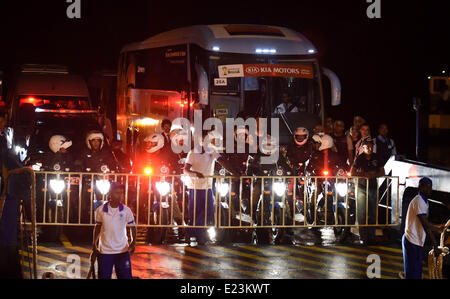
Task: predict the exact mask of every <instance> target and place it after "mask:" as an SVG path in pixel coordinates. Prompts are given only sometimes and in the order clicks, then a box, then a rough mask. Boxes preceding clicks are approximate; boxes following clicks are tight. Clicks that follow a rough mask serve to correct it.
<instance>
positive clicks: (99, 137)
mask: <svg viewBox="0 0 450 299" xmlns="http://www.w3.org/2000/svg"><path fill="white" fill-rule="evenodd" d="M95 142H98V143H99V145H98V148H97V150H98V151H99V153H98V154H97V156H94V153H93V150H94V148H95V145H94V143H95ZM105 143H106V142H105V137H104V135H103V133H101V132H99V131H92V132H89V133H88V134H87V137H86V146H87V149H88V150H89V151H87V152H84V153H83V154H82V161H78V163H79V164H81V165H80V166H79V167H80V168H81V171H82V172H83V173H84V174H83V175H82V179H80V188H81V189H82V198H81V217H80V218H81V219H80V222H81V223H82V224H86V223H88V224H93V223H94V212H95V210H96V209H97V208H98V207H100V206H101V205H103V204H104V203H105V202H106V201H107V195H108V193H109V190H110V186H111V183H110V176H111V175H114V174H115V173H116V171H117V163H116V162H115V161H114V158H113V156H112V153H111V152H109V151H108V150H107V149H106V148H105ZM87 173H99V174H101V175H94V174H87Z"/></svg>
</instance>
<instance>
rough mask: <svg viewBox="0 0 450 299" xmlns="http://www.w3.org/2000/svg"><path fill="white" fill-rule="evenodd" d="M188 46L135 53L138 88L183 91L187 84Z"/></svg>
mask: <svg viewBox="0 0 450 299" xmlns="http://www.w3.org/2000/svg"><path fill="white" fill-rule="evenodd" d="M186 55H187V52H186V46H178V47H170V48H157V49H151V50H145V51H140V52H136V53H135V57H136V70H135V71H136V84H135V88H137V89H153V90H166V91H176V92H181V91H183V89H184V88H185V86H186V81H187V74H186V73H187V67H186Z"/></svg>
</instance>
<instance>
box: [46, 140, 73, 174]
mask: <svg viewBox="0 0 450 299" xmlns="http://www.w3.org/2000/svg"><path fill="white" fill-rule="evenodd" d="M48 146H49V148H50V150H51V151H52V153H49V154H48V155H46V157H45V158H44V163H43V167H44V169H46V170H49V171H67V172H69V171H71V170H73V169H74V161H73V156H72V153H70V152H69V148H70V147H71V146H72V141H71V140H70V139H68V138H66V137H65V136H62V135H54V136H52V137H51V138H50V141H49V143H48Z"/></svg>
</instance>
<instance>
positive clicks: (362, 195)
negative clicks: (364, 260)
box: [351, 137, 385, 243]
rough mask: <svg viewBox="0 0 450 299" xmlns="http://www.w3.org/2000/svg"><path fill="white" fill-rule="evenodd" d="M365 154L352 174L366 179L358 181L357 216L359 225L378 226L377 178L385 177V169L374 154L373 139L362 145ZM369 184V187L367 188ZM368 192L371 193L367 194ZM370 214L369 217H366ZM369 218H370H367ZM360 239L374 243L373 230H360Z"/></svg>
mask: <svg viewBox="0 0 450 299" xmlns="http://www.w3.org/2000/svg"><path fill="white" fill-rule="evenodd" d="M361 148H362V150H363V153H362V154H361V155H360V156H359V157H357V158H356V161H355V163H354V164H353V166H352V169H351V174H352V176H354V177H364V178H366V179H358V186H357V188H358V190H357V198H356V200H357V207H358V209H357V214H358V219H357V221H358V224H359V225H363V226H365V225H366V224H369V225H374V224H376V219H375V217H376V210H377V208H378V198H377V187H378V186H377V178H379V177H382V176H384V175H385V173H384V168H383V166H382V165H380V162H379V161H378V157H377V155H376V154H375V153H374V152H373V141H372V139H371V138H370V137H369V138H366V139H365V140H364V141H363V142H362V145H361ZM367 183H369V185H368V186H367ZM367 190H368V191H369V192H368V193H367ZM366 213H368V215H366ZM366 216H368V217H366ZM359 235H360V238H361V239H362V240H363V241H364V242H366V243H371V242H372V241H373V230H372V229H368V228H366V227H364V228H362V227H360V228H359Z"/></svg>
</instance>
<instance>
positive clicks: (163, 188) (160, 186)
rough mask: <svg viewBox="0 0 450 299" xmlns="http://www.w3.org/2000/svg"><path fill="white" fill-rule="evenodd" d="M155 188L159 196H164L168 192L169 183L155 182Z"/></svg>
mask: <svg viewBox="0 0 450 299" xmlns="http://www.w3.org/2000/svg"><path fill="white" fill-rule="evenodd" d="M156 190H158V193H159V194H160V195H161V196H166V195H167V194H169V192H170V184H169V183H167V182H157V183H156Z"/></svg>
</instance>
